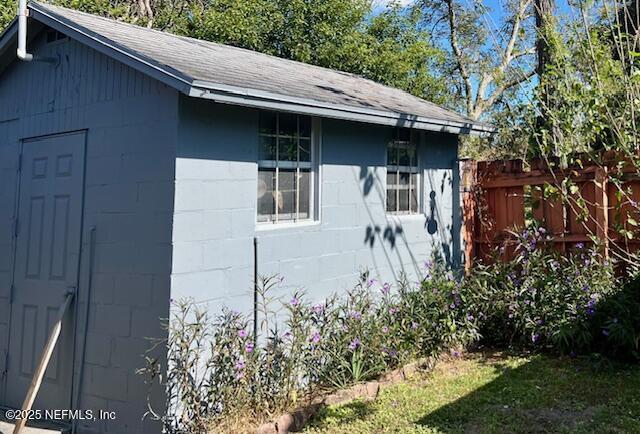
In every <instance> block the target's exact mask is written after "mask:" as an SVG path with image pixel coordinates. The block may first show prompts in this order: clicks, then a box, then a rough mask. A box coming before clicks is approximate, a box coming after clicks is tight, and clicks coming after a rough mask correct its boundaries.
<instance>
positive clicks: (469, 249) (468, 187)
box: [460, 160, 477, 272]
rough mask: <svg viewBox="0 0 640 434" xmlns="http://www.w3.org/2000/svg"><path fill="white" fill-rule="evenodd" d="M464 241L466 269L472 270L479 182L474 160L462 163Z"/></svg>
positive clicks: (467, 270)
mask: <svg viewBox="0 0 640 434" xmlns="http://www.w3.org/2000/svg"><path fill="white" fill-rule="evenodd" d="M461 172H462V177H461V178H462V182H461V183H460V184H461V189H462V218H463V225H462V233H463V235H462V239H463V241H464V269H465V271H466V272H469V271H470V270H471V267H472V265H473V258H474V256H475V226H476V220H475V219H476V197H475V190H474V186H475V184H476V182H477V163H476V161H474V160H465V161H463V162H462V168H461Z"/></svg>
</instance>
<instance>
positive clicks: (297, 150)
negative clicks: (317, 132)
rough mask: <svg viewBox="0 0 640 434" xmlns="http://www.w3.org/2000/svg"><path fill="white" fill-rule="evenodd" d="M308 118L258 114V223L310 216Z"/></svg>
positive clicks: (311, 151)
mask: <svg viewBox="0 0 640 434" xmlns="http://www.w3.org/2000/svg"><path fill="white" fill-rule="evenodd" d="M313 160H314V149H313V140H312V119H311V117H309V116H303V115H296V114H290V113H275V112H261V113H260V155H259V161H258V222H259V223H278V222H296V221H302V220H310V219H313V184H314V179H313V173H314V163H315V162H314V161H313Z"/></svg>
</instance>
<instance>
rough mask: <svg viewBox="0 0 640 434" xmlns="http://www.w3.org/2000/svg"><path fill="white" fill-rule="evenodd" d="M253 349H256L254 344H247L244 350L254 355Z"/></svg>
mask: <svg viewBox="0 0 640 434" xmlns="http://www.w3.org/2000/svg"><path fill="white" fill-rule="evenodd" d="M253 348H254V346H253V342H247V344H246V345H245V346H244V350H245V351H246V352H247V353H252V352H253Z"/></svg>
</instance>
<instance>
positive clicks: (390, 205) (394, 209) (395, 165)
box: [387, 129, 420, 214]
mask: <svg viewBox="0 0 640 434" xmlns="http://www.w3.org/2000/svg"><path fill="white" fill-rule="evenodd" d="M419 179H420V175H419V173H418V158H417V152H416V145H415V140H412V135H411V130H408V129H397V130H396V133H395V139H394V140H393V141H392V142H391V143H389V145H388V147H387V212H389V213H391V214H417V213H418V212H419V207H420V201H419V200H418V198H419V197H420V196H419V195H420V183H419Z"/></svg>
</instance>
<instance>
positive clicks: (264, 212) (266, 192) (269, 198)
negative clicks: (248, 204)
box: [258, 169, 276, 222]
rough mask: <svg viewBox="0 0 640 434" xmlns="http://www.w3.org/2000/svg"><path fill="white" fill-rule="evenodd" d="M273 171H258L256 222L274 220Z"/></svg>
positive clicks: (274, 172) (274, 173) (274, 178)
mask: <svg viewBox="0 0 640 434" xmlns="http://www.w3.org/2000/svg"><path fill="white" fill-rule="evenodd" d="M275 183H276V170H275V169H260V170H258V221H259V222H267V221H272V220H274V219H275V201H274V199H275V194H274V191H275Z"/></svg>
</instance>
